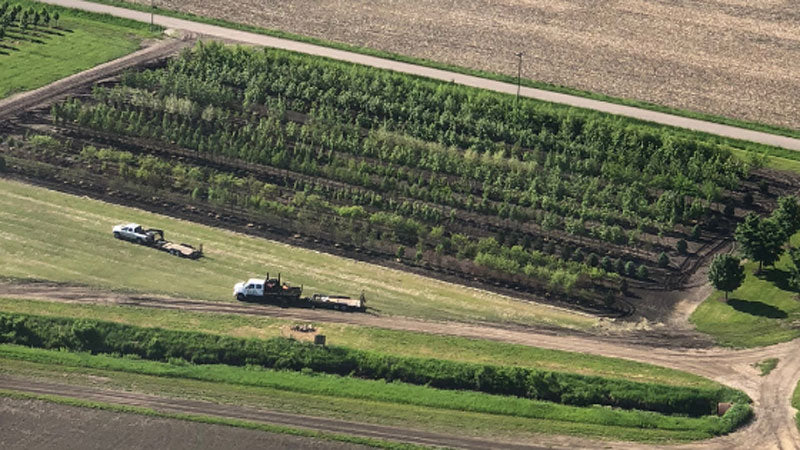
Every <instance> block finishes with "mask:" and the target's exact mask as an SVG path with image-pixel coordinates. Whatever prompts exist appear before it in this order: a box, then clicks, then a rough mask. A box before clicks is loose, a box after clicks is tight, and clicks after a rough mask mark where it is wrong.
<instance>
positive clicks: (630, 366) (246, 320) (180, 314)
mask: <svg viewBox="0 0 800 450" xmlns="http://www.w3.org/2000/svg"><path fill="white" fill-rule="evenodd" d="M0 311H2V312H13V313H26V314H37V315H45V316H53V317H69V318H87V319H102V320H107V321H112V322H118V323H124V324H127V325H135V326H143V327H158V328H165V329H172V330H181V331H196V332H202V333H213V334H222V335H229V336H234V337H245V338H257V339H268V338H271V337H276V336H288V329H289V328H290V327H291V326H292V325H293V324H296V323H298V322H297V321H292V320H283V319H273V318H266V317H254V316H240V315H234V314H207V313H195V312H186V311H170V310H159V311H158V312H157V313H156V314H154V313H153V310H152V309H146V308H135V307H127V306H126V307H121V306H101V305H74V304H63V303H54V302H49V301H36V300H23V299H2V298H0ZM314 326H315V327H316V329H317V332H319V333H321V334H324V335H325V336H326V337H327V341H328V343H330V344H332V345H337V346H344V347H350V348H355V349H359V350H368V351H376V352H381V353H388V354H392V355H402V356H415V357H423V358H424V357H429V358H438V359H447V360H452V361H464V362H474V363H490V364H498V365H510V366H521V367H532V368H538V369H543V370H554V371H560V372H570V373H579V374H583V375H597V376H603V377H611V378H622V379H627V380H631V381H638V382H645V383H661V384H669V385H675V386H691V387H698V388H711V389H714V388H718V387H720V385H719V384H717V383H715V382H713V381H711V380H708V379H706V378H703V377H699V376H696V375H692V374H689V373H685V372H680V371H677V370H673V369H668V368H664V367H658V366H652V365H649V364H642V363H638V362H634V361H628V360H624V359H613V358H605V357H602V356H594V355H586V354H581V353H569V352H562V351H557V350H547V349H541V348H535V347H527V346H522V345H514V344H506V343H502V342H494V341H486V340H475V339H466V338H460V337H448V336H438V335H430V334H424V333H415V332H405V331H392V330H384V329H379V328H370V327H361V326H355V325H345V324H333V323H315V324H314ZM295 336H297V335H295ZM298 337H299V336H298ZM309 338H310V336H309Z"/></svg>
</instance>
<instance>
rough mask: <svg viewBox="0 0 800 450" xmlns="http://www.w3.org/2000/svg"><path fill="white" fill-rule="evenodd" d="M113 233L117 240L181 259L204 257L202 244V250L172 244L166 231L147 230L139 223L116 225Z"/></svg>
mask: <svg viewBox="0 0 800 450" xmlns="http://www.w3.org/2000/svg"><path fill="white" fill-rule="evenodd" d="M111 231H112V232H113V233H114V237H115V238H117V239H125V240H127V241H132V242H136V243H137V244H142V245H147V246H148V247H153V248H155V249H158V250H161V251H164V252H167V253H169V254H170V255H175V256H180V257H181V258H189V259H197V258H199V257H201V256H203V245H202V244H200V248H194V247H193V246H191V245H189V244H183V243H181V244H176V243H174V242H170V241H168V240H166V239H164V230H157V229H155V228H150V229H145V228H142V226H141V225H139V224H138V223H128V224H123V225H116V226H115V227H114V228H112V229H111Z"/></svg>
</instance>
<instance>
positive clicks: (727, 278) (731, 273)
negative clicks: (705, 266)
mask: <svg viewBox="0 0 800 450" xmlns="http://www.w3.org/2000/svg"><path fill="white" fill-rule="evenodd" d="M744 277H745V275H744V266H742V264H741V261H739V258H737V257H735V256H732V255H728V254H725V255H717V256H716V257H714V260H713V261H711V268H710V269H709V270H708V281H710V282H711V284H712V285H713V286H714V287H715V288H716V289H719V290H720V291H722V292H724V293H725V301H726V302H727V301H728V293H729V292H732V291H735V290H736V289H738V288H739V286H741V285H742V282H743V281H744Z"/></svg>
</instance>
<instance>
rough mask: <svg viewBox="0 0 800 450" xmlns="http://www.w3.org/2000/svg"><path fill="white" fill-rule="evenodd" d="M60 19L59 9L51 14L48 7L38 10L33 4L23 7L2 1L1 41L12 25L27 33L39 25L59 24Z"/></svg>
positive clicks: (0, 6)
mask: <svg viewBox="0 0 800 450" xmlns="http://www.w3.org/2000/svg"><path fill="white" fill-rule="evenodd" d="M60 19H61V16H60V14H59V13H58V11H55V12H53V14H50V12H49V11H48V10H47V8H42V9H39V10H37V9H35V8H34V7H32V6H31V7H29V8H23V7H22V5H19V4H10V3H9V2H3V3H0V41H1V40H3V39H4V38H5V37H6V36H7V35H8V31H10V30H11V28H12V27H14V28H16V31H18V32H20V33H25V32H26V31H28V30H29V29H32V28H36V27H39V26H46V27H53V26H58V21H59V20H60Z"/></svg>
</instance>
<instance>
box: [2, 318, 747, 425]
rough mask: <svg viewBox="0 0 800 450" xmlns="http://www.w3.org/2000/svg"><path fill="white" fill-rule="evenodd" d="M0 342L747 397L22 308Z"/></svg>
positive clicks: (709, 401)
mask: <svg viewBox="0 0 800 450" xmlns="http://www.w3.org/2000/svg"><path fill="white" fill-rule="evenodd" d="M0 341H2V342H5V343H11V344H19V345H26V346H32V347H38V348H45V349H58V348H65V349H69V350H73V351H89V352H92V353H117V354H123V355H127V354H131V355H137V356H139V357H141V358H144V359H148V360H155V361H168V360H169V359H170V358H180V359H182V360H186V361H189V362H192V363H195V364H227V365H233V366H242V365H258V366H262V367H266V368H273V369H288V370H294V371H300V370H311V371H314V372H322V373H327V374H334V375H342V376H354V377H359V378H366V379H373V380H380V379H382V380H386V381H400V382H405V383H410V384H416V385H424V386H430V387H434V388H440V389H458V390H471V391H479V392H485V393H489V394H498V395H511V396H517V397H524V398H530V399H537V400H546V401H550V402H554V403H561V404H565V405H575V406H587V405H593V404H599V405H607V406H613V407H620V408H624V409H641V410H649V411H657V412H661V413H666V414H688V415H692V416H703V415H707V414H711V413H712V412H713V411H714V410H715V409H716V405H717V403H718V402H720V401H730V402H734V403H747V402H748V401H749V399H748V398H747V397H746V396H745V395H744V394H743V393H741V392H739V391H736V390H733V389H729V388H720V389H698V388H687V387H676V386H665V385H658V384H647V383H636V382H631V381H626V380H619V379H609V378H602V377H592V376H585V375H577V374H566V373H560V372H550V371H541V370H534V369H527V368H521V367H508V366H494V365H489V364H472V363H463V362H454V361H446V360H436V359H422V358H411V357H400V356H392V355H383V354H379V353H372V352H364V351H359V350H353V349H348V348H344V347H322V346H316V345H312V344H308V343H302V342H298V341H294V340H290V339H284V338H273V339H269V340H254V339H239V338H232V337H227V336H218V335H211V334H203V333H193V332H181V331H173V330H163V329H158V328H140V327H133V326H128V325H121V324H116V323H110V322H102V321H95V320H85V319H81V320H75V319H65V318H49V317H41V316H33V315H23V314H3V315H0Z"/></svg>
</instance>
